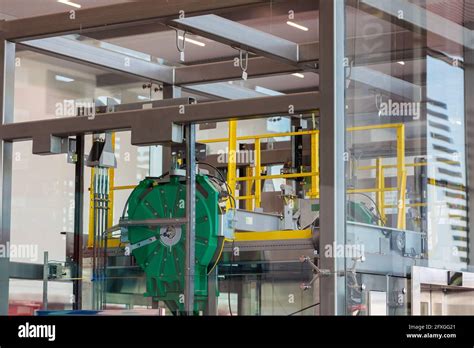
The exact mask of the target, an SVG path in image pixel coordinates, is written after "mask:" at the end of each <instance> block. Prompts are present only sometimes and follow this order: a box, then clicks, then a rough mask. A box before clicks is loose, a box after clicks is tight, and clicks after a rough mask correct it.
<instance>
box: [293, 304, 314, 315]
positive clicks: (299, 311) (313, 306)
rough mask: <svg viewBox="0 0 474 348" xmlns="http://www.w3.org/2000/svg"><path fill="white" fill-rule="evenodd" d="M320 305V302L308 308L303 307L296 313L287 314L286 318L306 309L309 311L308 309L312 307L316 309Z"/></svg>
mask: <svg viewBox="0 0 474 348" xmlns="http://www.w3.org/2000/svg"><path fill="white" fill-rule="evenodd" d="M319 305H320V302H318V303H315V304H312V305H310V306H307V307H304V308H301V309H300V310H299V311H296V312H293V313H291V314H288V316H292V315H295V314H298V313H301V312H303V311H305V310H307V309H310V308H313V307H316V306H319Z"/></svg>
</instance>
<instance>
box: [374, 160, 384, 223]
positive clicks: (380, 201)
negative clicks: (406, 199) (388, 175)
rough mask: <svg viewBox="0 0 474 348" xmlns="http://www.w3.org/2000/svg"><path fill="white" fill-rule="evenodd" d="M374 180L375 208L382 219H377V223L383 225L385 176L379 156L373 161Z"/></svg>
mask: <svg viewBox="0 0 474 348" xmlns="http://www.w3.org/2000/svg"><path fill="white" fill-rule="evenodd" d="M375 181H376V182H377V185H376V187H377V195H376V199H375V202H376V203H377V208H378V210H379V212H380V219H381V220H382V221H379V225H383V224H384V223H385V192H384V189H385V177H384V170H383V166H382V158H381V157H378V158H377V159H376V161H375Z"/></svg>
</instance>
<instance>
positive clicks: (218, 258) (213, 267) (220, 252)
mask: <svg viewBox="0 0 474 348" xmlns="http://www.w3.org/2000/svg"><path fill="white" fill-rule="evenodd" d="M224 245H225V239H224V240H223V241H222V247H221V250H220V251H219V256H218V257H217V260H216V262H215V263H214V265H213V266H212V268H211V270H210V271H209V272H207V275H209V274H211V273H212V272H213V271H214V269H215V268H216V266H217V264H218V263H219V262H220V260H221V257H222V252H223V251H224Z"/></svg>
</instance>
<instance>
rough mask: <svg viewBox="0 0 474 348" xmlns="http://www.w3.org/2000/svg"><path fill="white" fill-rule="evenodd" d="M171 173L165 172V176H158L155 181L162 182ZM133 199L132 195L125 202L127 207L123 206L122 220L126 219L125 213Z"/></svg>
mask: <svg viewBox="0 0 474 348" xmlns="http://www.w3.org/2000/svg"><path fill="white" fill-rule="evenodd" d="M169 173H170V172H165V173H163V174H161V175H160V176H158V177H157V178H154V179H155V180H160V179H163V178H164V177H165V176H167V175H168V174H169ZM131 197H132V195H129V196H128V198H127V201H126V202H125V205H124V206H123V211H122V219H124V218H125V212H126V211H127V207H128V203H130V198H131Z"/></svg>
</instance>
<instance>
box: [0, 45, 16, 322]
mask: <svg viewBox="0 0 474 348" xmlns="http://www.w3.org/2000/svg"><path fill="white" fill-rule="evenodd" d="M14 83H15V44H13V43H11V42H8V41H5V40H3V39H2V38H1V37H0V117H1V118H2V124H5V123H9V122H12V121H13V110H14V90H15V88H14ZM12 148H13V146H12V143H9V142H6V141H0V212H1V214H0V243H1V244H2V245H4V246H5V245H7V243H8V242H10V228H11V199H12V197H11V195H12V192H11V190H12V153H13V151H12ZM9 263H10V259H9V258H0V315H7V314H8V298H9V296H8V295H9V275H10V271H9Z"/></svg>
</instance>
